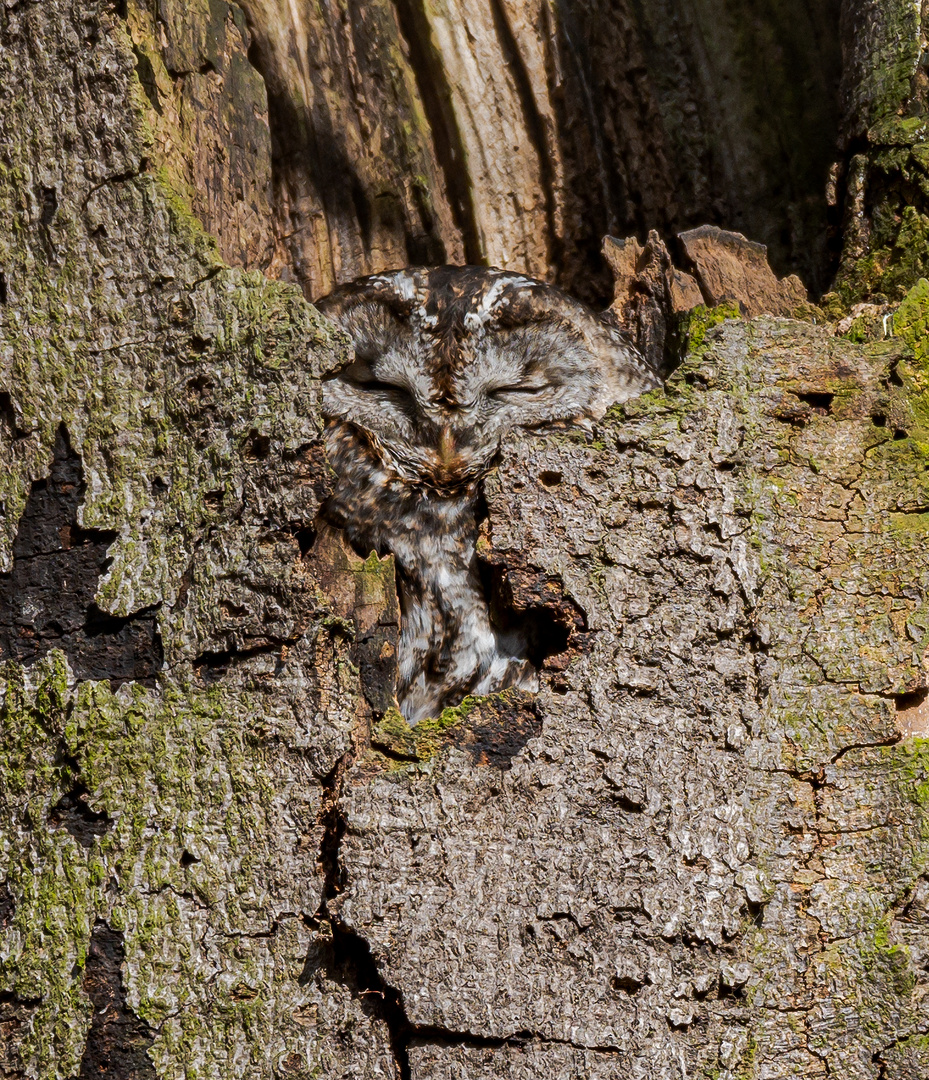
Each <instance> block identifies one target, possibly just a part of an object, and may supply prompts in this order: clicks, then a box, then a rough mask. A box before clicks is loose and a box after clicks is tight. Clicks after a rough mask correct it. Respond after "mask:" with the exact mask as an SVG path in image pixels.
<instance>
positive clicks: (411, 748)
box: [371, 690, 518, 769]
mask: <svg viewBox="0 0 929 1080" xmlns="http://www.w3.org/2000/svg"><path fill="white" fill-rule="evenodd" d="M514 693H518V691H513V690H503V691H501V692H500V693H499V694H492V695H490V696H489V697H471V696H469V697H466V698H465V699H464V700H463V701H461V702H460V703H459V704H458V705H454V706H450V707H449V708H447V709H444V710H443V711H442V714H441V715H440V716H436V717H430V718H429V719H426V720H420V722H419V723H418V724H415V725H413V726H412V727H411V726H410V724H409V723H408V722H407V721H406V720H405V719H404V718H403V716H401V715H400V713H399V712H397V710H396V709H390V710H388V711H387V713H385V715H384V717H383V718H382V719H381V720H380V721H378V723H377V724H375V726H374V729H373V731H372V734H371V743H372V747H373V749H374V754H375V756H377V755H378V754H379V753H383V751H387V752H388V754H390V755H393V757H394V759H395V760H394V761H393V762H392V763H391V764H389V765H388V768H392V769H402V768H408V767H409V765H410V764H413V763H420V764H421V763H423V762H427V761H429V760H431V759H432V758H433V757H435V756H436V754H438V753H439V752H440V751H441V750H442V749H443V747H445V746H447V745H448V744H449V743H450V742H451V741H453V739H454V735H455V734H456V733H457V732H459V731H461V730H462V729H463V728H465V727H466V726H467V723H468V719H469V717H470V716H471V715H472V714H473V713H474V712H475V711H476V710H478V709H480V708H481V706H483V705H486V704H488V703H490V704H493V703H495V702H500V703H502V704H504V705H506V704H507V703H508V702H509V701H510V699H511V698H512V696H513V694H514ZM396 759H401V760H396ZM402 759H405V760H402Z"/></svg>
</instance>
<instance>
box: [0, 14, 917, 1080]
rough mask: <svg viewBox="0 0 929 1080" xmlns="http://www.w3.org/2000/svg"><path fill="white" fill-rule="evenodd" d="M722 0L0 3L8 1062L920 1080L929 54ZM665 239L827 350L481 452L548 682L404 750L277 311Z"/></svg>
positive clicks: (753, 354)
mask: <svg viewBox="0 0 929 1080" xmlns="http://www.w3.org/2000/svg"><path fill="white" fill-rule="evenodd" d="M744 7H745V5H744V4H743V5H738V4H736V3H725V4H717V5H703V4H697V3H694V4H685V3H684V2H683V0H680V2H674V3H673V2H671V0H661V2H660V3H657V4H647V5H646V4H638V3H634V2H630V3H628V4H624V3H621V2H620V0H614V2H613V3H611V4H606V3H603V4H602V5H596V6H593V7H591V6H590V5H581V4H573V3H568V4H559V5H554V4H552V5H548V4H542V3H540V4H539V5H537V6H533V5H529V4H526V5H520V4H517V3H516V2H515V0H514V2H511V0H498V2H494V3H491V4H489V5H485V6H482V5H478V4H476V3H473V2H469V3H465V2H464V0H462V3H461V4H459V5H451V4H449V5H447V6H444V7H443V6H437V5H426V4H419V3H418V2H416V0H398V2H397V3H396V4H392V3H387V2H386V0H385V2H383V3H382V2H380V0H377V2H373V3H365V4H357V5H354V4H352V5H347V6H344V7H337V6H329V7H325V6H320V7H318V8H312V7H310V6H306V7H305V8H300V9H296V8H295V6H293V5H291V6H290V7H289V8H285V7H284V5H280V6H279V7H278V6H275V5H273V4H272V3H271V2H270V0H261V2H258V0H255V2H250V3H249V4H248V5H246V6H245V7H239V6H236V5H234V4H228V3H225V2H224V0H210V2H209V3H207V2H206V0H198V2H196V3H192V4H189V5H181V4H175V3H174V2H173V0H159V2H158V4H157V5H154V4H152V5H151V6H147V5H144V4H142V3H136V2H135V0H129V2H128V3H126V4H123V5H122V6H121V7H119V8H118V9H117V10H114V9H113V8H111V7H108V6H107V5H105V4H102V3H98V2H96V0H91V2H89V3H84V4H76V3H73V2H72V0H45V2H44V3H42V4H35V3H30V2H27V0H18V2H8V3H7V4H6V5H5V6H4V7H2V8H0V45H2V51H0V72H2V74H0V131H2V139H0V213H2V220H3V221H4V222H5V223H6V227H5V228H4V229H3V231H2V232H0V371H2V376H0V445H2V454H3V461H4V463H5V466H6V467H5V469H4V471H3V475H2V479H0V500H2V508H3V515H2V518H0V538H2V550H0V557H2V565H0V570H2V574H0V655H2V657H3V661H4V666H3V672H2V675H3V684H4V696H3V702H2V709H0V717H2V720H0V739H2V752H0V788H2V792H3V795H2V798H0V840H2V842H0V934H2V936H0V942H2V944H0V972H2V978H3V985H2V988H0V1075H3V1076H8V1077H43V1078H44V1077H49V1078H51V1077H55V1078H58V1077H60V1078H62V1080H65V1078H72V1077H80V1078H88V1080H89V1078H90V1077H100V1076H103V1077H107V1078H110V1080H127V1078H130V1077H131V1078H137V1077H155V1076H158V1077H177V1078H181V1077H197V1076H199V1077H210V1078H217V1080H222V1078H230V1080H231V1078H240V1077H248V1078H250V1080H251V1078H252V1077H255V1078H259V1077H261V1078H264V1077H267V1078H271V1077H291V1076H292V1077H295V1078H298V1077H310V1076H324V1077H333V1078H334V1077H357V1078H365V1080H367V1078H372V1080H373V1078H375V1077H398V1078H400V1080H404V1078H410V1080H414V1078H419V1080H438V1078H442V1077H449V1078H452V1077H461V1076H466V1077H468V1078H469V1080H476V1078H481V1077H485V1076H486V1077H488V1078H490V1077H494V1078H497V1077H512V1078H514V1080H515V1078H527V1080H528V1078H530V1077H531V1078H535V1077H545V1078H548V1077H566V1078H567V1077H578V1078H580V1077H584V1078H589V1080H598V1078H601V1077H602V1078H604V1080H605V1078H607V1077H613V1078H623V1080H625V1078H627V1077H631V1078H643V1080H644V1078H654V1080H658V1078H669V1080H670V1078H674V1080H678V1078H680V1080H683V1078H685V1077H686V1078H688V1080H692V1078H693V1077H701V1076H705V1077H717V1078H726V1080H737V1078H740V1080H747V1078H759V1080H761V1078H764V1080H773V1078H780V1077H785V1078H786V1077H790V1076H802V1077H804V1078H816V1077H827V1076H835V1075H840V1074H841V1075H843V1076H847V1077H850V1078H862V1080H864V1078H868V1080H878V1078H880V1080H904V1078H906V1080H920V1078H923V1077H925V1076H927V1075H929V1004H927V998H926V987H927V986H929V974H927V970H929V883H927V882H929V878H927V866H926V862H927V851H929V849H927V845H926V836H927V829H929V816H927V814H929V810H927V805H929V804H927V800H929V754H927V747H929V741H927V737H926V733H927V732H929V704H927V694H929V691H927V675H926V654H927V649H929V554H927V552H929V545H927V528H929V510H927V507H929V484H927V480H926V476H927V454H929V451H927V447H929V420H927V417H929V346H927V344H926V342H927V340H929V338H927V324H929V283H927V282H926V281H924V280H923V281H918V282H917V277H918V275H919V274H920V273H922V271H923V268H924V263H925V260H926V247H925V243H924V236H925V233H924V231H923V230H924V227H925V219H926V216H927V214H929V210H927V208H926V192H925V190H924V189H925V170H924V164H925V142H924V140H925V128H924V120H925V113H924V110H923V106H924V103H925V102H924V98H925V86H924V81H925V75H924V70H923V67H922V54H921V52H920V48H921V42H922V40H923V37H922V36H921V35H924V33H925V26H924V25H921V24H920V17H919V15H918V13H917V12H916V9H915V8H914V7H913V6H912V5H911V4H909V3H904V2H903V0H882V2H881V3H879V4H878V3H867V2H866V0H846V3H845V5H844V10H842V11H841V12H840V11H839V10H838V8H837V7H836V5H834V4H832V3H819V4H815V5H808V4H806V5H801V4H794V3H788V2H787V0H784V2H783V3H775V2H772V3H770V4H768V5H767V7H766V8H765V10H764V12H763V13H761V14H755V15H753V16H752V18H751V19H750V20H747V21H746V19H745V16H744V12H742V11H741V9H743V8H744ZM840 28H841V33H840V32H839V31H840ZM588 43H589V44H588ZM840 45H841V52H840V49H839V46H840ZM840 71H841V75H842V83H841V87H839V83H838V77H839V73H840ZM833 134H834V136H835V141H833ZM830 164H832V165H833V168H832V171H831V177H832V183H831V187H830V188H829V191H830V193H831V194H830V199H831V203H832V205H831V206H830V204H829V200H828V199H827V197H826V195H825V194H824V192H825V190H826V188H825V186H826V181H827V179H828V177H829V175H830ZM843 215H844V216H843ZM702 223H711V224H714V223H715V224H719V225H721V226H724V227H728V228H741V229H742V230H743V231H745V232H746V233H747V234H748V235H749V236H750V237H751V238H752V239H757V240H762V241H767V242H768V244H769V250H770V254H771V257H772V262H773V264H774V266H775V268H776V269H777V271H778V273H780V274H784V273H787V272H788V271H799V272H800V273H801V276H802V277H803V278H804V280H805V281H806V283H807V284H808V285H809V286H810V287H811V288H812V289H813V291H814V293H816V294H817V295H820V294H822V293H823V292H824V291H825V290H827V289H828V288H830V287H832V286H833V285H834V289H833V291H832V292H831V293H829V294H827V296H826V297H824V298H823V301H822V308H821V309H818V310H814V311H813V314H814V315H815V317H816V319H817V320H818V321H819V322H822V321H823V319H824V317H826V316H831V317H833V319H836V318H838V317H839V316H845V317H846V321H847V322H848V323H850V325H851V333H850V336H849V337H843V336H841V335H840V334H838V333H836V326H835V324H834V323H833V325H831V326H822V325H814V323H813V322H801V321H794V320H790V319H778V318H773V317H770V316H761V317H759V318H755V319H752V320H750V321H745V320H739V319H728V320H726V316H727V314H733V313H734V310H735V309H733V308H732V306H731V305H728V306H727V305H723V306H721V307H719V308H717V309H715V310H706V309H703V310H701V309H698V310H697V312H696V313H695V314H692V315H691V316H690V318H689V322H688V324H687V329H688V338H687V340H688V341H689V350H688V355H687V356H686V358H685V359H684V362H683V363H682V365H681V367H680V368H679V369H678V371H677V372H676V373H675V374H674V375H673V377H672V378H671V380H670V381H669V383H668V385H667V387H666V389H665V390H663V391H658V392H655V393H652V394H649V395H646V396H644V397H642V398H640V399H637V400H635V401H633V402H632V403H630V404H629V405H627V406H625V407H623V408H614V409H613V410H611V411H610V413H608V415H607V416H606V417H605V418H604V420H603V422H602V423H600V424H599V425H598V427H597V428H596V430H595V431H594V433H593V434H592V435H591V434H589V433H586V432H581V431H570V430H569V431H560V432H554V433H549V434H525V435H522V436H519V437H516V438H513V439H511V440H510V441H509V442H508V443H507V444H506V446H505V447H504V452H503V455H502V460H501V463H500V466H499V469H498V470H497V471H496V473H495V474H493V476H492V477H491V479H490V481H489V482H488V485H487V490H486V500H487V518H486V521H485V522H484V524H483V531H482V538H481V544H480V549H479V550H480V551H481V554H482V558H483V559H484V561H485V563H486V566H487V574H488V578H489V580H491V582H492V588H493V591H494V603H496V604H498V605H506V606H507V607H508V608H509V609H510V610H511V611H512V612H514V613H517V614H520V615H522V616H525V617H531V618H533V619H535V620H536V622H537V624H538V626H539V627H542V628H543V629H544V631H545V633H547V634H548V635H549V637H550V644H552V646H553V648H552V650H551V651H552V653H553V655H552V656H551V657H550V658H549V660H548V661H547V662H546V665H545V667H544V668H543V671H542V684H543V685H542V689H541V690H540V692H539V693H538V695H528V694H526V693H525V692H518V693H504V694H502V695H497V696H495V697H492V698H487V699H481V700H470V699H469V700H467V701H465V702H464V703H462V705H461V706H460V707H459V708H456V709H452V710H446V712H445V713H443V715H442V717H440V718H437V719H435V720H432V721H426V722H423V723H421V724H419V725H417V726H416V727H415V728H412V729H411V728H409V727H407V726H406V725H405V724H403V723H401V722H400V721H399V719H398V717H397V715H396V713H395V712H394V711H393V710H391V708H390V704H391V693H390V687H391V685H392V683H391V679H392V678H393V677H394V674H395V653H394V650H395V645H396V640H397V625H398V619H399V616H398V610H397V600H396V589H395V585H394V579H393V566H392V561H391V559H390V557H387V558H385V559H379V558H378V557H377V556H376V555H372V556H371V557H370V558H369V559H367V560H362V559H360V558H359V557H358V556H356V555H355V554H354V553H353V552H352V551H350V550H349V549H348V548H347V547H346V545H345V544H344V543H343V541H342V540H341V538H340V536H339V534H337V533H335V532H333V531H332V530H329V529H327V528H324V527H321V526H320V524H319V522H318V520H317V515H318V511H319V508H320V506H321V504H322V503H323V501H324V500H325V498H326V496H327V494H328V492H329V490H330V485H331V477H330V474H329V471H328V468H327V465H326V461H325V455H324V452H323V449H322V443H321V440H320V432H321V422H320V418H319V381H320V378H321V376H322V375H324V374H325V373H326V372H328V371H331V370H334V369H335V368H336V367H338V366H339V365H340V364H343V363H344V362H345V361H346V359H347V355H348V354H347V349H346V344H345V341H344V338H343V337H342V335H340V334H339V333H338V332H337V331H336V330H335V329H334V328H333V327H332V326H331V325H330V324H328V323H327V322H326V321H325V320H324V319H323V318H322V317H321V316H320V315H319V314H318V313H317V312H316V311H315V309H314V308H313V307H312V306H311V305H310V304H309V303H308V302H307V299H306V297H309V298H311V299H312V298H315V297H316V296H318V295H320V294H321V293H323V292H325V291H327V290H328V289H329V288H330V287H331V286H332V284H333V283H335V282H339V281H343V280H346V279H348V278H351V277H354V276H355V275H356V274H360V273H364V272H366V271H372V270H378V269H382V268H385V267H388V266H394V265H402V264H404V263H408V262H438V261H442V260H445V259H448V260H451V261H456V262H457V261H461V260H465V259H468V260H472V261H487V262H497V263H500V264H503V265H506V266H507V267H509V268H512V269H519V270H524V271H528V272H531V273H534V274H538V275H542V276H548V277H551V278H553V279H557V280H558V281H559V282H560V283H561V284H563V285H565V286H567V287H569V288H571V289H574V290H575V291H576V292H578V293H580V294H582V295H584V296H585V297H587V298H588V299H591V300H596V299H598V298H600V299H606V298H608V297H609V296H610V295H611V283H610V281H609V279H608V277H607V276H606V271H605V267H604V265H602V264H601V263H600V261H599V259H600V255H599V251H600V242H601V239H602V235H603V233H604V232H607V231H609V232H613V233H617V234H619V235H623V234H625V233H630V234H631V233H634V232H635V233H638V234H639V238H640V239H642V240H644V239H645V235H644V232H645V230H647V229H650V228H655V229H657V230H659V231H660V232H661V233H662V234H663V236H664V238H665V239H666V241H667V242H668V244H669V245H670V247H671V249H672V254H674V256H675V258H676V260H677V261H678V262H679V264H680V265H682V266H684V268H685V269H689V268H692V267H690V266H689V265H688V264H687V256H686V250H687V249H686V245H684V244H681V245H677V244H676V241H675V234H676V232H677V231H678V230H681V229H684V228H687V227H689V226H692V225H698V224H702ZM830 230H832V231H831V232H830ZM262 271H264V273H262ZM275 278H281V279H285V280H283V281H280V280H274V279H275ZM293 282H296V283H298V284H299V286H300V288H298V287H297V285H296V284H293ZM301 288H302V291H301ZM865 301H867V302H870V304H871V306H870V307H869V308H867V310H866V309H864V308H856V309H855V311H854V312H850V307H851V305H853V304H857V303H861V302H865ZM901 301H902V302H901ZM891 304H893V306H892V307H891ZM850 314H854V315H855V316H856V319H857V322H855V323H851V319H850V317H849V316H850ZM838 326H839V327H842V326H843V323H842V322H839V323H838ZM556 645H557V648H555V646H556Z"/></svg>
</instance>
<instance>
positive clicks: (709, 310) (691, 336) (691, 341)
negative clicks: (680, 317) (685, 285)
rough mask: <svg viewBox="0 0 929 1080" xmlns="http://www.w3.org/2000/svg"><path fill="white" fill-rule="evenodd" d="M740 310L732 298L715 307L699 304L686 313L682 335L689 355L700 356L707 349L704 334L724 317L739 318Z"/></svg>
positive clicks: (724, 319) (721, 321) (722, 320)
mask: <svg viewBox="0 0 929 1080" xmlns="http://www.w3.org/2000/svg"><path fill="white" fill-rule="evenodd" d="M741 318H742V312H741V310H740V308H739V305H738V303H736V302H735V301H734V300H725V301H723V303H721V304H717V305H716V306H715V307H707V306H706V305H705V304H699V305H698V306H697V307H695V308H693V310H692V311H689V312H688V313H687V317H686V320H685V323H684V326H683V332H682V336H683V339H684V341H685V342H686V346H687V353H688V355H690V356H702V355H703V353H705V352H706V350H707V344H706V336H707V334H708V333H709V331H710V330H711V329H712V328H713V327H714V326H719V325H720V323H724V322H725V321H726V319H741Z"/></svg>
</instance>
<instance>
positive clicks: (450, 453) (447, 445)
mask: <svg viewBox="0 0 929 1080" xmlns="http://www.w3.org/2000/svg"><path fill="white" fill-rule="evenodd" d="M456 450H457V447H456V446H455V436H454V435H453V434H452V429H451V428H450V427H449V426H448V424H445V425H444V426H443V427H442V431H441V433H440V435H439V446H438V451H439V461H441V463H442V464H443V465H444V466H445V467H446V468H448V467H449V466H450V465H451V464H452V463H453V462H454V460H455V457H456Z"/></svg>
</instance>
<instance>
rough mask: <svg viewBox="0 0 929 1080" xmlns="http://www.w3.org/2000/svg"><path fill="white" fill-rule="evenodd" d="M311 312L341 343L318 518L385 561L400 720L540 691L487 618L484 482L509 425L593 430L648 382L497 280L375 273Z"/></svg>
mask: <svg viewBox="0 0 929 1080" xmlns="http://www.w3.org/2000/svg"><path fill="white" fill-rule="evenodd" d="M317 306H318V307H319V309H320V310H321V311H323V312H324V313H325V314H326V315H327V316H328V317H329V318H330V319H332V320H333V321H334V322H335V323H336V324H337V325H338V326H340V327H341V328H342V329H343V330H344V331H345V332H346V333H347V334H348V336H349V337H350V339H351V341H352V344H353V346H354V358H353V360H352V361H351V363H349V364H348V365H347V366H346V367H344V368H342V370H340V371H339V372H337V373H336V374H335V375H334V376H333V377H331V378H329V379H328V380H327V381H326V383H325V384H324V386H323V414H324V417H325V419H326V423H327V427H326V450H327V455H328V458H329V462H330V464H331V466H332V468H333V470H334V472H335V474H336V484H335V489H334V492H333V495H332V496H331V498H330V500H329V502H328V505H327V507H326V514H327V516H328V518H329V520H330V521H332V522H333V523H334V524H335V525H337V526H339V527H340V528H342V529H344V530H345V532H346V534H347V536H348V539H349V540H350V542H351V543H352V545H353V546H354V547H355V549H356V550H357V551H359V553H362V554H364V555H367V554H369V553H370V552H371V551H372V550H373V551H376V552H378V554H379V555H381V556H384V555H386V554H387V553H388V552H389V553H391V554H392V555H393V556H394V560H395V565H396V574H397V583H398V592H399V599H400V613H401V628H400V638H399V643H398V680H397V700H398V704H399V707H400V710H401V712H402V713H403V715H404V716H405V717H406V719H407V720H408V721H409V723H411V724H415V723H417V722H419V721H421V720H423V719H424V718H427V717H432V716H438V715H439V713H440V712H441V711H442V709H443V708H445V707H446V706H448V705H452V704H457V703H458V702H459V701H461V699H462V698H463V697H465V696H466V695H468V694H490V693H494V692H496V691H499V690H503V689H505V688H507V687H511V686H516V687H523V688H526V689H530V690H534V689H537V688H538V673H537V671H536V670H535V668H534V667H533V666H532V664H531V663H530V662H529V660H528V659H527V658H526V642H525V641H524V640H522V639H521V637H520V635H519V633H517V632H503V631H502V630H501V629H499V628H498V627H496V626H495V625H494V624H493V622H492V620H491V617H490V611H489V608H488V603H487V599H486V596H485V593H484V588H483V585H482V581H481V576H480V573H479V567H478V560H477V553H476V542H477V535H478V525H479V507H480V505H481V485H482V481H483V479H484V477H485V476H486V475H487V473H488V471H489V470H490V469H492V468H493V466H494V462H495V460H496V458H497V455H498V452H499V450H500V444H501V442H502V440H503V439H504V438H505V437H506V435H507V434H508V433H509V432H511V431H512V430H513V429H514V428H517V427H521V428H540V427H543V426H544V425H546V424H550V423H553V422H556V421H567V422H571V421H579V420H582V419H584V418H594V419H596V418H599V417H600V416H602V415H603V413H604V412H605V411H606V409H607V408H608V407H609V406H610V405H612V404H614V403H616V402H621V401H624V400H626V399H628V398H630V397H633V396H634V395H636V394H639V393H642V392H643V391H645V390H650V389H652V388H654V387H657V386H658V385H659V384H660V381H659V379H658V377H657V375H656V374H655V372H653V371H652V370H651V368H649V367H648V365H647V364H646V363H645V361H644V360H643V359H642V358H641V357H640V356H639V355H638V354H637V353H636V351H635V350H634V349H633V348H632V347H631V346H630V345H629V344H627V343H626V342H625V341H624V340H623V339H622V338H621V337H620V335H619V333H618V332H617V331H616V330H615V329H614V328H613V327H611V326H610V325H609V324H607V323H606V322H605V321H603V320H602V319H600V318H598V317H597V316H596V315H595V314H594V313H593V312H592V311H590V310H589V309H588V308H586V307H585V306H584V305H583V304H581V303H579V302H578V301H577V300H574V299H572V298H571V297H569V296H567V295H566V294H565V293H563V292H561V291H560V290H558V289H556V288H554V287H553V286H551V285H546V284H544V283H543V282H541V281H535V280H533V279H532V278H528V277H524V276H523V275H521V274H516V273H510V272H507V271H502V270H495V269H486V268H483V267H473V266H466V267H453V266H445V267H440V268H434V269H407V270H397V271H393V272H390V273H383V274H375V275H373V276H371V277H366V278H361V279H360V280H358V281H355V282H352V283H351V284H348V285H345V286H343V287H341V288H339V289H337V290H336V291H335V292H333V293H331V294H330V295H329V296H327V297H325V298H323V299H322V300H319V301H317Z"/></svg>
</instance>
